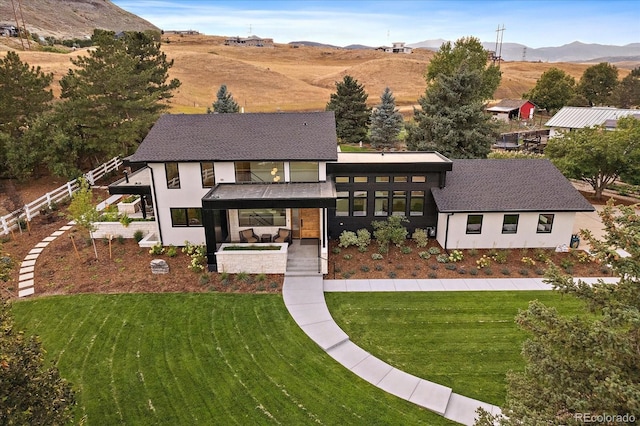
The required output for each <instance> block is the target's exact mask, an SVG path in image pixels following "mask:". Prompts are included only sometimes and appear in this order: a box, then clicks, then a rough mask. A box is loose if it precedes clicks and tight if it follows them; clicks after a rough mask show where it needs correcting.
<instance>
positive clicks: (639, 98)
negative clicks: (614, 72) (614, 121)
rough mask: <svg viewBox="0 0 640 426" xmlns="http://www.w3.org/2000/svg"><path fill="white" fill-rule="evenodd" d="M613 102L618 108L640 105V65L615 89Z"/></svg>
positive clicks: (612, 97) (612, 94) (612, 95)
mask: <svg viewBox="0 0 640 426" xmlns="http://www.w3.org/2000/svg"><path fill="white" fill-rule="evenodd" d="M611 103H612V105H615V106H617V107H618V108H634V107H640V67H638V68H634V69H633V70H632V71H631V73H629V74H628V75H627V76H626V77H625V78H623V79H622V80H621V81H620V84H618V85H617V86H616V88H615V89H613V92H612V93H611Z"/></svg>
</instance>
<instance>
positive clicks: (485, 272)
mask: <svg viewBox="0 0 640 426" xmlns="http://www.w3.org/2000/svg"><path fill="white" fill-rule="evenodd" d="M484 274H485V275H493V270H492V269H491V268H484Z"/></svg>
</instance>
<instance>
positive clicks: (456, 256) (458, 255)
mask: <svg viewBox="0 0 640 426" xmlns="http://www.w3.org/2000/svg"><path fill="white" fill-rule="evenodd" d="M462 259H464V255H463V254H462V252H461V251H460V250H454V251H452V252H451V253H450V254H449V262H453V263H456V262H461V261H462Z"/></svg>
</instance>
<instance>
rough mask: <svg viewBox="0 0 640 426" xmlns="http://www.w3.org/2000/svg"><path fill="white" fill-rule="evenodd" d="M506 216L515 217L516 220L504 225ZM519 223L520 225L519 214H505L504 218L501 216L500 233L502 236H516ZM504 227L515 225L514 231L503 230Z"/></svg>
mask: <svg viewBox="0 0 640 426" xmlns="http://www.w3.org/2000/svg"><path fill="white" fill-rule="evenodd" d="M507 216H510V217H515V218H516V221H515V223H506V222H505V221H506V220H507ZM519 223H520V215H519V214H505V215H504V216H502V233H503V234H517V233H518V224H519ZM505 225H515V229H513V230H507V229H505Z"/></svg>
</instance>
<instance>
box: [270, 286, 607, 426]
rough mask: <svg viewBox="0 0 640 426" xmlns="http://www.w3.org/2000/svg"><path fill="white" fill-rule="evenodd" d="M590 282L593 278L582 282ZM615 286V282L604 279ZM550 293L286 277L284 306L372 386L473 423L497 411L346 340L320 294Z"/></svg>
mask: <svg viewBox="0 0 640 426" xmlns="http://www.w3.org/2000/svg"><path fill="white" fill-rule="evenodd" d="M581 279H582V280H583V281H586V282H591V283H594V282H596V281H597V278H581ZM603 280H604V281H605V282H612V283H613V282H617V279H616V278H603ZM497 290H508V291H514V290H551V286H550V285H548V284H545V283H544V282H543V281H542V278H487V279H483V278H470V279H442V280H439V279H410V280H393V279H384V280H323V279H322V276H317V275H316V276H304V277H302V276H287V275H285V278H284V286H283V289H282V295H283V298H284V303H285V305H286V307H287V309H288V310H289V313H290V314H291V316H292V317H293V319H294V321H295V322H296V323H297V324H298V325H299V326H300V328H301V329H302V330H303V331H304V332H305V333H306V334H307V335H308V336H309V337H310V338H311V339H312V340H313V341H314V342H316V343H317V344H318V345H319V346H320V347H321V348H322V349H323V350H324V351H326V352H327V354H329V355H330V356H331V357H332V358H333V359H335V360H336V361H338V362H339V363H340V364H342V365H343V366H344V367H345V368H347V369H349V370H350V371H351V372H353V373H354V374H356V375H358V376H360V377H361V378H362V379H364V380H366V381H368V382H369V383H371V384H372V385H374V386H377V387H379V388H380V389H382V390H384V391H386V392H389V393H390V394H393V395H396V396H397V397H399V398H403V399H405V400H407V401H410V402H413V403H414V404H418V405H420V406H422V407H424V408H427V409H429V410H431V411H434V412H436V413H438V414H440V415H441V416H444V417H445V418H447V419H449V420H453V421H455V422H458V423H461V424H464V425H472V424H473V423H474V421H475V417H476V409H477V408H478V407H482V408H484V409H485V410H487V411H488V412H490V413H492V414H497V413H500V412H501V411H500V407H497V406H495V405H491V404H488V403H486V402H482V401H478V400H475V399H471V398H467V397H465V396H462V395H459V394H456V393H453V391H452V389H451V388H448V387H445V386H442V385H439V384H437V383H433V382H430V381H428V380H424V379H421V378H419V377H416V376H412V375H411V374H408V373H405V372H403V371H401V370H398V369H397V368H394V367H393V366H391V365H389V364H387V363H385V362H384V361H382V360H380V359H378V358H376V357H374V356H373V355H371V354H370V353H368V352H366V351H365V350H364V349H362V348H360V347H358V346H357V345H355V344H354V343H353V342H351V341H350V340H349V336H348V335H347V334H346V333H345V332H344V331H343V330H342V329H341V328H340V327H338V325H337V324H336V323H335V321H334V320H333V318H332V317H331V313H330V312H329V309H328V308H327V304H326V302H325V299H324V292H325V291H326V292H345V291H360V292H371V291H385V292H390V291H497Z"/></svg>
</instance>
